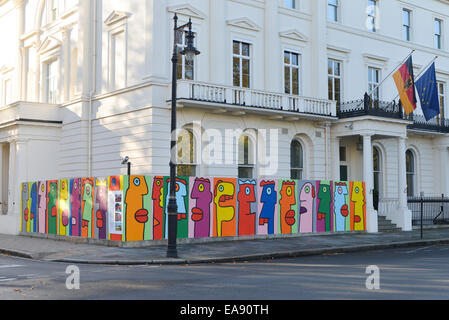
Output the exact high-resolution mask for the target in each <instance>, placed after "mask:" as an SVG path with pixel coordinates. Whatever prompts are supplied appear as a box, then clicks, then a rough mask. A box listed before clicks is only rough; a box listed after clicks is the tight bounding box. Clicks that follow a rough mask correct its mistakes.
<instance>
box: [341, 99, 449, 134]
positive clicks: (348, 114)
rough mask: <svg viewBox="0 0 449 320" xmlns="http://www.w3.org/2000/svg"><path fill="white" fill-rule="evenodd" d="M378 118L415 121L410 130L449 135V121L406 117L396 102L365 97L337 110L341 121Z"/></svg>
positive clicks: (345, 104) (343, 104)
mask: <svg viewBox="0 0 449 320" xmlns="http://www.w3.org/2000/svg"><path fill="white" fill-rule="evenodd" d="M366 115H370V116H378V117H384V118H391V119H402V120H409V121H413V124H410V125H408V127H407V128H408V129H412V130H413V129H414V130H424V131H431V132H441V133H449V119H444V118H441V117H440V118H433V119H431V120H429V121H426V119H425V118H424V116H422V115H419V114H413V113H412V114H410V115H408V116H405V115H404V113H403V111H402V106H401V105H400V104H398V103H396V102H394V101H393V102H386V101H379V100H374V101H373V100H371V99H370V97H369V96H367V95H365V98H364V99H361V100H354V101H349V102H344V103H342V104H341V105H340V107H339V108H338V110H337V116H338V117H339V118H340V119H344V118H352V117H360V116H366Z"/></svg>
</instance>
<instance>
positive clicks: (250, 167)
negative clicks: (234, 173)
mask: <svg viewBox="0 0 449 320" xmlns="http://www.w3.org/2000/svg"><path fill="white" fill-rule="evenodd" d="M253 147H254V146H253V143H252V140H251V139H250V138H249V137H248V136H247V135H242V136H241V137H240V138H239V149H238V150H239V154H238V159H239V163H238V175H239V178H242V179H243V178H253V175H254V150H253Z"/></svg>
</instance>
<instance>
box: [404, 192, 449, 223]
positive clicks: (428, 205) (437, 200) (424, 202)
mask: <svg viewBox="0 0 449 320" xmlns="http://www.w3.org/2000/svg"><path fill="white" fill-rule="evenodd" d="M407 202H408V208H409V209H410V210H411V211H412V223H413V225H420V224H421V223H422V224H424V225H435V224H449V198H448V197H445V196H444V195H441V196H439V197H437V196H435V197H424V196H423V197H409V198H408V199H407Z"/></svg>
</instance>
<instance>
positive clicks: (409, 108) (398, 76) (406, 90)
mask: <svg viewBox="0 0 449 320" xmlns="http://www.w3.org/2000/svg"><path fill="white" fill-rule="evenodd" d="M393 79H394V82H395V83H396V87H397V88H398V92H399V96H400V97H401V102H402V106H403V107H404V112H405V114H406V115H409V114H410V113H412V112H413V111H415V110H416V102H417V100H416V95H415V77H414V76H413V62H412V57H411V56H410V58H408V59H407V61H406V62H405V63H404V64H403V65H402V66H401V67H400V68H399V70H398V71H396V72H395V74H393Z"/></svg>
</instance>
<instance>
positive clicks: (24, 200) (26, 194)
mask: <svg viewBox="0 0 449 320" xmlns="http://www.w3.org/2000/svg"><path fill="white" fill-rule="evenodd" d="M29 198H30V194H29V192H28V183H24V184H22V208H23V218H24V222H25V223H26V222H27V221H28V218H29V217H28V208H27V204H28V199H29ZM24 230H26V226H24Z"/></svg>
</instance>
